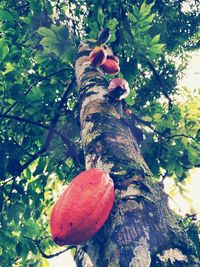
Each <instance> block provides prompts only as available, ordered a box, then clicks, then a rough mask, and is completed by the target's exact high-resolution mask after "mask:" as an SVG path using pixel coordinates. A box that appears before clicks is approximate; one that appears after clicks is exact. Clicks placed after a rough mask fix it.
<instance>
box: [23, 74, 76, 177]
mask: <svg viewBox="0 0 200 267" xmlns="http://www.w3.org/2000/svg"><path fill="white" fill-rule="evenodd" d="M74 81H75V76H73V78H72V80H71V81H70V82H69V83H68V86H67V89H66V90H65V93H64V94H63V97H62V98H61V101H60V103H59V105H58V109H57V111H56V113H55V115H54V117H53V119H52V121H51V125H50V127H49V131H48V134H47V137H46V140H45V142H44V145H43V146H42V148H41V149H40V150H39V151H38V152H37V153H35V154H34V155H33V156H32V157H31V158H30V159H29V160H28V161H27V162H26V163H25V164H24V165H22V166H21V168H20V170H19V174H20V173H22V172H23V171H24V170H25V169H26V168H27V167H28V166H29V165H30V164H31V163H32V162H33V161H35V160H36V159H37V158H38V157H39V156H41V155H42V154H44V153H45V152H46V151H47V149H48V147H49V145H50V142H51V139H52V136H53V134H54V133H55V132H57V131H55V128H56V125H57V122H58V120H59V117H60V114H61V113H60V111H61V109H62V108H63V105H64V103H65V101H66V99H67V95H68V91H69V90H71V88H72V87H73V85H74ZM59 136H61V135H60V134H59ZM62 138H63V136H62ZM65 142H66V143H67V145H68V146H69V147H70V149H68V152H69V153H70V154H71V155H72V153H75V151H76V150H75V148H74V146H73V145H72V144H71V142H70V140H69V139H68V138H66V137H65ZM73 156H74V155H73ZM19 174H18V175H19Z"/></svg>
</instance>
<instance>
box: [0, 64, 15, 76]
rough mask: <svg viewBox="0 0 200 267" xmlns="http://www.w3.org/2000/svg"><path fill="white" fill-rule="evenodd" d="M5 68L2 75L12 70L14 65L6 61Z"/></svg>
mask: <svg viewBox="0 0 200 267" xmlns="http://www.w3.org/2000/svg"><path fill="white" fill-rule="evenodd" d="M5 68H6V69H5V71H3V72H2V74H3V75H6V74H7V73H9V72H11V71H13V70H14V68H15V67H14V66H13V64H11V63H10V62H6V64H5Z"/></svg>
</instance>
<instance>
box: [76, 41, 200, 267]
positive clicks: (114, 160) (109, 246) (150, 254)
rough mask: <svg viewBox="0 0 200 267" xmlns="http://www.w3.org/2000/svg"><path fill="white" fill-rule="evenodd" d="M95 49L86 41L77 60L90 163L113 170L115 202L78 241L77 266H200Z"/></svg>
mask: <svg viewBox="0 0 200 267" xmlns="http://www.w3.org/2000/svg"><path fill="white" fill-rule="evenodd" d="M90 51H91V49H90V47H89V45H87V43H85V44H83V45H81V46H80V48H79V52H78V57H77V61H76V78H77V85H78V89H79V92H80V122H81V138H82V142H83V146H84V152H85V165H86V169H90V168H99V169H103V170H106V171H108V172H109V173H110V176H111V177H112V178H113V180H114V184H115V204H114V207H113V210H112V212H111V214H110V216H109V218H108V220H107V222H106V223H105V225H104V226H103V227H102V229H101V230H100V231H99V232H98V233H97V234H96V235H95V236H94V237H93V238H92V239H91V240H89V241H88V242H86V243H85V244H83V245H82V246H79V248H78V250H77V253H76V255H75V260H76V263H77V266H78V267H79V266H80V267H86V266H87V267H88V266H94V267H106V266H109V267H118V266H120V267H131V266H134V267H139V266H141V267H147V266H152V267H156V266H159V267H161V266H189V267H191V266H199V263H198V258H197V254H196V251H195V248H194V246H193V244H192V242H191V241H190V240H189V238H188V237H187V235H186V233H185V232H184V231H183V229H182V228H181V227H180V226H179V224H178V222H177V220H176V218H175V216H174V214H173V213H172V212H171V211H170V210H169V208H168V205H167V196H166V194H165V193H164V191H163V190H162V188H161V187H160V186H159V184H157V183H156V182H155V179H154V178H153V175H152V173H151V171H150V170H149V168H148V166H147V165H146V163H145V161H144V159H143V157H142V155H141V152H140V149H139V147H138V144H137V142H136V139H135V138H134V136H133V134H132V131H131V130H130V128H129V125H128V124H127V123H126V121H125V119H124V116H123V109H122V105H121V103H120V102H117V101H113V100H111V99H110V98H109V97H108V95H107V93H108V91H107V87H108V81H107V80H106V78H105V75H104V73H103V72H102V70H101V69H100V68H99V67H97V68H96V67H93V66H91V65H90V62H89V57H88V56H89V53H90Z"/></svg>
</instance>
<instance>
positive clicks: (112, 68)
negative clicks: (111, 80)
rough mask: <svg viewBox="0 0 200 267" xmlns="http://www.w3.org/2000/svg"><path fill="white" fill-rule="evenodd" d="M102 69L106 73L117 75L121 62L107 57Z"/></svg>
mask: <svg viewBox="0 0 200 267" xmlns="http://www.w3.org/2000/svg"><path fill="white" fill-rule="evenodd" d="M101 68H102V70H103V71H104V72H105V73H108V74H112V75H116V74H118V72H119V71H120V68H119V64H118V63H117V62H116V61H115V60H113V59H107V60H106V62H105V63H104V64H103V65H101Z"/></svg>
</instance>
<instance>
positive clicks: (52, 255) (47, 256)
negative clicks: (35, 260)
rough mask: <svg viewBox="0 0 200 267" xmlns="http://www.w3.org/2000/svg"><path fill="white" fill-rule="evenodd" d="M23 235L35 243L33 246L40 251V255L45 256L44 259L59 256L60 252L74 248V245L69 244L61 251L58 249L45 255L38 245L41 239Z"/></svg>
mask: <svg viewBox="0 0 200 267" xmlns="http://www.w3.org/2000/svg"><path fill="white" fill-rule="evenodd" d="M23 237H24V238H26V239H29V240H31V241H32V242H33V243H34V244H35V246H36V247H37V249H38V250H39V252H40V254H41V255H42V257H44V258H46V259H51V258H54V257H57V256H59V255H60V254H62V253H64V252H66V251H68V250H70V249H73V248H76V246H75V245H72V246H69V247H67V248H66V249H64V250H62V251H59V252H57V253H54V254H51V255H47V254H46V253H44V251H43V250H42V249H41V247H40V242H41V240H34V239H32V238H30V237H28V236H23Z"/></svg>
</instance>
